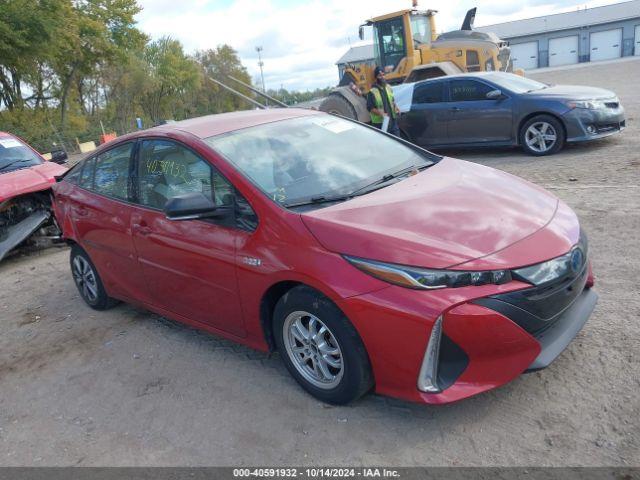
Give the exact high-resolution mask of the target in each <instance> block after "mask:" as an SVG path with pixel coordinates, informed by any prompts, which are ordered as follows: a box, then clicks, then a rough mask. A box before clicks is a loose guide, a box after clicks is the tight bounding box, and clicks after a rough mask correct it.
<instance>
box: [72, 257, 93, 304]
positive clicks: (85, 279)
mask: <svg viewBox="0 0 640 480" xmlns="http://www.w3.org/2000/svg"><path fill="white" fill-rule="evenodd" d="M73 279H74V281H75V282H76V285H77V287H78V290H80V292H81V293H82V296H83V297H84V298H85V299H86V300H87V301H88V302H89V303H94V302H95V301H96V300H97V299H98V281H97V280H96V274H95V273H94V271H93V268H92V267H91V265H90V264H89V262H87V260H85V259H84V258H82V257H81V256H80V255H78V256H76V257H75V258H74V259H73Z"/></svg>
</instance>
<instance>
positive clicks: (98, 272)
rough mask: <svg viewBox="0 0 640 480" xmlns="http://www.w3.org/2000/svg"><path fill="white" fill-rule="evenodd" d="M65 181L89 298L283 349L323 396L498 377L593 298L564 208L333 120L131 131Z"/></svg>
mask: <svg viewBox="0 0 640 480" xmlns="http://www.w3.org/2000/svg"><path fill="white" fill-rule="evenodd" d="M54 191H55V197H56V201H55V211H56V214H57V217H58V218H59V219H60V222H61V224H62V228H63V232H64V236H65V237H66V239H68V241H69V242H70V243H71V244H72V250H71V269H72V273H73V277H74V280H75V283H76V285H77V286H78V289H79V291H80V293H81V295H82V297H83V298H84V300H85V301H86V302H87V303H88V304H89V305H90V306H91V307H93V308H95V309H104V308H107V307H109V306H111V305H113V304H114V303H115V302H116V301H117V300H122V301H125V302H130V303H135V304H137V305H141V306H143V307H146V308H148V309H149V310H152V311H154V312H157V313H159V314H161V315H165V316H167V317H171V318H174V319H177V320H179V321H182V322H184V323H187V324H189V325H192V326H195V327H197V328H201V329H204V330H207V331H209V332H212V333H215V334H218V335H222V336H224V337H227V338H230V339H232V340H234V341H236V342H240V343H243V344H245V345H248V346H250V347H253V348H255V349H258V350H262V351H272V350H278V351H279V352H280V355H281V357H282V359H283V361H284V362H285V364H286V366H287V368H288V369H289V371H290V372H291V374H292V375H293V377H295V379H296V380H297V381H298V382H299V383H300V384H301V385H302V387H304V388H305V389H306V390H307V391H309V392H310V393H311V394H313V395H314V396H316V397H317V398H319V399H321V400H323V401H326V402H332V403H346V402H350V401H352V400H354V399H356V398H358V397H359V396H361V395H363V394H364V393H366V392H369V391H371V390H372V389H373V390H375V391H376V392H378V393H381V394H384V395H391V396H394V397H399V398H402V399H406V400H411V401H418V402H424V403H447V402H452V401H455V400H460V399H462V398H465V397H469V396H471V395H475V394H477V393H480V392H483V391H486V390H490V389H492V388H495V387H498V386H500V385H503V384H505V383H507V382H509V381H510V380H513V379H514V378H515V377H517V376H518V375H519V374H521V373H522V372H525V371H531V370H537V369H541V368H544V367H546V366H547V365H549V363H551V362H552V361H553V360H554V359H555V358H556V357H557V356H558V355H559V354H560V352H561V351H562V350H563V349H564V348H565V347H566V346H567V345H568V344H569V342H570V341H571V340H572V339H573V338H574V336H575V335H576V334H577V333H578V331H579V330H580V329H581V328H582V326H583V325H584V324H585V322H586V321H587V318H588V317H589V315H590V314H591V312H592V310H593V308H594V306H595V303H596V299H597V296H596V294H595V293H594V292H593V291H592V290H591V286H592V285H593V276H592V274H591V268H590V262H589V260H588V248H587V239H586V237H585V235H584V233H583V232H582V231H581V229H580V225H579V222H578V219H577V218H576V215H575V214H574V213H573V211H572V210H571V209H570V208H569V207H567V206H566V205H565V204H564V203H563V202H562V201H560V200H558V199H557V198H556V197H554V196H553V195H551V194H550V193H548V192H546V191H545V190H543V189H541V188H539V187H537V186H535V185H532V184H530V183H527V182H525V181H523V180H520V179H518V178H516V177H513V176H511V175H508V174H506V173H503V172H500V171H498V170H494V169H491V168H487V167H483V166H480V165H476V164H473V163H468V162H464V161H460V160H455V159H452V158H442V157H439V156H436V155H434V154H432V153H430V152H427V151H425V150H422V149H420V148H418V147H415V146H413V145H411V144H409V143H406V142H404V141H403V140H400V139H397V138H395V137H392V136H390V135H387V134H383V133H381V132H379V131H378V130H375V129H372V128H370V127H367V126H364V125H362V124H359V123H356V122H352V121H349V120H345V119H342V118H338V117H334V116H331V115H327V114H324V113H318V112H313V111H308V110H298V109H280V110H268V111H252V112H240V113H230V114H224V115H215V116H208V117H203V118H196V119H192V120H186V121H183V122H178V123H174V124H170V125H164V126H161V127H157V128H153V129H151V130H147V131H143V132H138V133H134V134H131V135H129V136H126V137H122V138H119V139H118V140H117V141H114V142H111V143H109V144H108V145H107V146H105V147H102V148H101V149H99V150H98V151H96V153H95V154H94V155H92V156H91V157H89V158H87V159H86V160H84V161H83V162H82V163H81V164H79V165H78V166H77V167H75V168H74V169H73V170H71V171H70V172H69V174H68V175H66V176H65V177H64V179H63V180H62V181H61V182H60V183H58V184H57V185H56V186H55V187H54Z"/></svg>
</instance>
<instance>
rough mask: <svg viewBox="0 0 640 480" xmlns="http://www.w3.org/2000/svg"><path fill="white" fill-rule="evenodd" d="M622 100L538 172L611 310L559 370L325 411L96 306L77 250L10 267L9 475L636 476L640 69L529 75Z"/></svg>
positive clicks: (525, 168)
mask: <svg viewBox="0 0 640 480" xmlns="http://www.w3.org/2000/svg"><path fill="white" fill-rule="evenodd" d="M531 76H532V77H534V78H536V79H541V80H544V81H548V82H553V83H572V84H586V85H593V86H601V87H605V88H609V89H612V90H614V91H615V92H617V93H618V94H619V96H620V98H621V99H622V102H623V104H624V106H625V107H626V109H627V118H628V129H627V131H625V132H624V133H623V134H622V135H620V136H617V137H614V138H611V139H608V140H604V141H600V142H598V143H596V144H592V145H588V146H586V145H584V146H573V147H569V148H567V149H566V150H564V151H563V152H562V153H561V154H559V155H556V156H553V157H548V158H543V159H537V160H536V159H533V158H532V157H528V156H525V155H524V154H521V153H520V152H519V151H515V150H504V151H496V150H486V151H481V152H477V151H476V152H469V151H466V152H465V151H462V152H447V153H448V154H450V155H452V156H453V155H455V156H458V157H461V158H465V159H469V160H472V161H475V162H479V163H483V164H485V165H490V166H492V167H496V168H500V169H503V170H506V171H508V172H511V173H514V174H516V175H519V176H522V177H524V178H526V179H528V180H530V181H533V182H535V183H537V184H540V185H542V186H544V187H546V188H548V189H550V190H552V191H553V192H554V193H555V194H557V195H558V196H560V197H561V198H562V199H563V200H565V201H566V202H567V203H568V204H569V205H570V206H571V207H572V208H574V209H575V210H576V211H577V213H578V214H579V216H580V218H581V220H582V223H583V225H584V227H585V228H586V230H587V231H588V232H589V234H590V240H591V251H592V254H593V261H594V267H595V272H596V275H597V291H598V293H599V294H600V301H599V304H598V307H597V308H596V311H595V313H594V315H593V317H592V318H591V320H590V321H589V323H587V325H586V327H585V329H584V330H583V331H582V332H581V333H580V335H579V336H578V338H577V339H576V340H575V341H574V342H573V343H572V344H571V345H570V347H569V348H568V350H566V351H565V352H564V353H563V354H562V356H561V357H560V358H559V359H558V360H557V361H556V362H555V363H554V364H553V365H551V367H549V368H548V369H546V370H544V371H542V372H538V373H535V374H530V375H525V376H522V377H520V378H519V379H517V380H516V381H514V382H512V383H511V384H509V385H507V386H505V387H503V388H500V389H498V390H495V391H493V392H489V393H487V394H483V395H480V396H478V397H475V398H472V399H469V400H466V401H463V402H460V403H458V404H454V405H448V406H441V407H429V406H424V405H414V404H409V403H403V402H399V401H395V400H391V399H388V398H383V397H379V396H374V395H370V396H368V397H366V398H364V399H363V400H361V401H359V402H358V403H356V404H354V405H352V406H349V407H329V406H327V405H323V404H321V403H319V402H317V401H316V400H314V399H313V398H312V397H310V396H308V395H307V394H305V393H304V392H303V391H302V389H300V388H299V387H298V386H297V385H296V384H295V383H294V381H293V380H292V379H291V378H290V377H289V375H288V374H287V372H286V371H285V369H284V366H283V365H282V363H281V361H280V360H279V358H278V357H277V355H276V356H273V357H268V356H267V355H264V354H261V353H256V352H253V351H251V350H249V349H246V348H244V347H241V346H237V345H235V344H232V343H230V342H227V341H225V340H222V339H220V338H216V337H212V336H209V335H206V334H203V333H200V332H198V331H195V330H192V329H189V328H186V327H184V326H182V325H179V324H177V323H174V322H172V321H169V320H166V319H163V318H161V317H159V316H156V315H153V314H150V313H148V312H145V311H141V310H137V309H134V308H132V307H129V306H127V305H121V306H118V307H117V308H115V309H113V310H111V311H108V312H103V313H99V312H94V311H92V310H90V309H89V308H88V307H86V306H85V305H84V304H83V303H82V301H81V299H80V298H79V296H78V294H77V293H76V289H75V287H74V285H73V282H72V279H71V275H70V273H69V267H68V251H67V250H66V249H50V250H47V251H45V252H42V253H39V254H35V255H30V256H17V257H14V258H12V259H10V260H8V261H6V262H3V263H2V264H0V331H1V332H2V333H1V334H0V465H2V466H9V465H34V466H44V465H92V466H96V465H132V466H133V465H190V466H192V465H232V464H248V465H283V464H289V465H367V464H376V465H385V464H388V465H396V466H401V465H407V466H408V465H521V466H524V465H526V466H543V465H547V466H548V465H586V466H593V465H606V466H613V465H640V453H639V452H640V402H639V400H638V392H639V391H640V374H639V372H640V360H639V356H638V354H639V351H640V338H639V335H638V321H639V320H638V319H639V317H640V295H639V294H640V288H639V287H638V278H637V277H638V273H639V272H640V268H639V266H640V234H639V232H640V213H639V211H640V208H639V207H640V127H639V122H638V120H640V89H639V88H638V78H640V59H635V60H630V61H620V62H615V63H609V64H602V65H595V66H588V67H582V68H578V69H570V70H563V71H559V70H556V71H547V72H538V73H536V74H534V75H531Z"/></svg>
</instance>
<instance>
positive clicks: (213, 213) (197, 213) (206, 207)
mask: <svg viewBox="0 0 640 480" xmlns="http://www.w3.org/2000/svg"><path fill="white" fill-rule="evenodd" d="M230 212H231V208H230V207H228V206H224V207H216V205H215V203H213V200H211V198H208V197H206V196H205V195H204V194H202V193H200V192H195V193H185V194H184V195H178V196H175V197H172V198H170V199H169V200H167V203H166V204H165V205H164V214H165V216H166V217H167V218H168V219H169V220H198V219H201V218H223V217H225V216H227V215H228V214H229V213H230Z"/></svg>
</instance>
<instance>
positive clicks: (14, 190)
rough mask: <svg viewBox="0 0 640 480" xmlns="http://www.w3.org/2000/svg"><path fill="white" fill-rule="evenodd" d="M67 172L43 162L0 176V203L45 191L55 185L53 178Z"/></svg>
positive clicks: (64, 168)
mask: <svg viewBox="0 0 640 480" xmlns="http://www.w3.org/2000/svg"><path fill="white" fill-rule="evenodd" d="M66 171H67V168H66V167H63V166H61V165H58V164H57V163H53V162H44V163H43V164H41V165H34V166H33V167H29V168H22V169H20V170H14V171H12V172H7V173H2V174H0V202H4V201H5V200H8V199H10V198H13V197H17V196H18V195H24V194H25V193H32V192H38V191H41V190H47V189H48V188H51V186H52V185H53V184H54V183H56V179H55V176H56V175H62V174H63V173H64V172H66Z"/></svg>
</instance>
